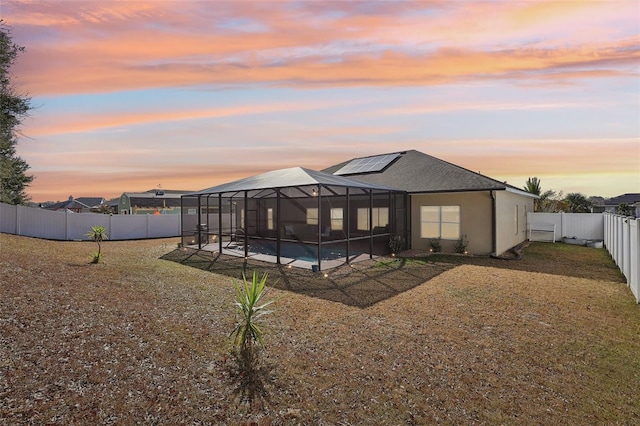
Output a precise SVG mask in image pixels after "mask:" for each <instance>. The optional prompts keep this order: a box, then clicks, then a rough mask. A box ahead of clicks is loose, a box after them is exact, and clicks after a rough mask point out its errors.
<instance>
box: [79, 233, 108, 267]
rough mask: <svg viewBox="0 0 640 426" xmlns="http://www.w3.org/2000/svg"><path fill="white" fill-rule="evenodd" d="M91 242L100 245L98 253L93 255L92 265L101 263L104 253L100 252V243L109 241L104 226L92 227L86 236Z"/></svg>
mask: <svg viewBox="0 0 640 426" xmlns="http://www.w3.org/2000/svg"><path fill="white" fill-rule="evenodd" d="M85 235H86V236H87V237H89V239H90V240H91V241H95V242H96V243H98V253H95V254H94V255H93V261H92V263H99V262H100V258H102V253H101V252H100V243H101V242H102V241H104V240H108V239H109V237H108V236H107V230H106V229H105V227H104V226H92V227H91V230H89V232H87V233H86V234H85Z"/></svg>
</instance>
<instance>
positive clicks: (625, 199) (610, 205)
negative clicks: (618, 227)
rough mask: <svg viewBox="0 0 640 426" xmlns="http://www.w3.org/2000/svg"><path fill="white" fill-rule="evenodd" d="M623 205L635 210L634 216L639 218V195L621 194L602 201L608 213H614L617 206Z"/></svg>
mask: <svg viewBox="0 0 640 426" xmlns="http://www.w3.org/2000/svg"><path fill="white" fill-rule="evenodd" d="M622 203H625V204H627V205H628V206H631V207H632V208H634V209H635V213H636V214H635V216H636V217H640V193H631V194H622V195H618V196H617V197H613V198H609V199H606V200H604V209H605V211H606V212H608V213H616V211H617V208H618V205H619V204H622Z"/></svg>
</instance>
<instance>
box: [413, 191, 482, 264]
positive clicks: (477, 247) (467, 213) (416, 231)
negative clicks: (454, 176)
mask: <svg viewBox="0 0 640 426" xmlns="http://www.w3.org/2000/svg"><path fill="white" fill-rule="evenodd" d="M410 197H411V247H412V248H413V249H417V250H429V248H430V247H431V246H430V244H429V240H430V239H429V238H421V235H420V207H421V206H460V234H461V235H466V236H467V240H468V241H469V245H468V246H467V251H468V252H469V253H471V254H480V255H488V254H491V245H492V237H491V208H492V207H491V197H490V195H489V192H453V193H444V194H417V195H411V196H410ZM455 243H456V240H444V239H443V240H441V244H442V251H443V252H445V253H447V252H448V253H452V252H454V246H455Z"/></svg>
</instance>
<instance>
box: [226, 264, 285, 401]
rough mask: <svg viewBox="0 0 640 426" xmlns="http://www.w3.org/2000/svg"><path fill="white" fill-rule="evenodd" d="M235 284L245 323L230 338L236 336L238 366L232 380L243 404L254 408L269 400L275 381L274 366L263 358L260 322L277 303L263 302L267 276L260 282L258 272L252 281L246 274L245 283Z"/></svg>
mask: <svg viewBox="0 0 640 426" xmlns="http://www.w3.org/2000/svg"><path fill="white" fill-rule="evenodd" d="M233 283H234V285H235V288H236V297H235V305H236V307H237V308H238V311H239V313H240V316H241V320H240V322H239V323H238V325H237V326H236V328H235V329H234V330H233V331H232V332H231V335H230V336H233V343H234V350H233V351H232V357H233V358H232V359H233V360H235V365H231V368H230V370H229V377H230V379H231V382H232V383H234V384H235V386H236V388H235V390H234V393H236V394H237V395H239V396H240V401H241V402H246V403H248V404H249V405H250V406H253V404H254V403H255V402H262V401H263V400H266V399H268V393H269V392H268V388H269V387H270V385H271V384H272V382H273V380H274V376H273V374H272V369H273V367H272V366H271V365H269V364H265V363H264V362H263V361H262V360H261V357H260V352H261V349H262V348H263V340H262V337H263V331H262V325H261V324H260V322H259V320H260V318H262V317H263V316H264V315H267V314H268V313H270V312H271V311H269V310H267V309H266V308H267V306H269V305H270V304H271V303H273V300H271V301H268V302H264V303H263V301H264V297H265V295H266V294H267V293H268V288H267V287H265V285H266V283H267V274H266V273H265V274H263V275H262V278H260V279H259V278H258V274H257V273H256V272H255V271H254V272H253V276H252V279H251V281H249V280H247V277H246V276H245V275H244V273H243V274H242V283H238V282H236V281H235V280H234V282H233Z"/></svg>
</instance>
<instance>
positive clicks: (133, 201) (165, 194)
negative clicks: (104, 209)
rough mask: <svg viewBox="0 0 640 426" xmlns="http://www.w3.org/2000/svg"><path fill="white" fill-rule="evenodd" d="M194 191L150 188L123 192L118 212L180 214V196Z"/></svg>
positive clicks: (119, 200)
mask: <svg viewBox="0 0 640 426" xmlns="http://www.w3.org/2000/svg"><path fill="white" fill-rule="evenodd" d="M191 192H193V191H181V190H169V189H150V190H148V191H146V192H123V193H122V195H121V196H120V197H119V199H118V203H117V213H118V214H178V213H180V197H181V196H182V195H184V194H188V193H191Z"/></svg>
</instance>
